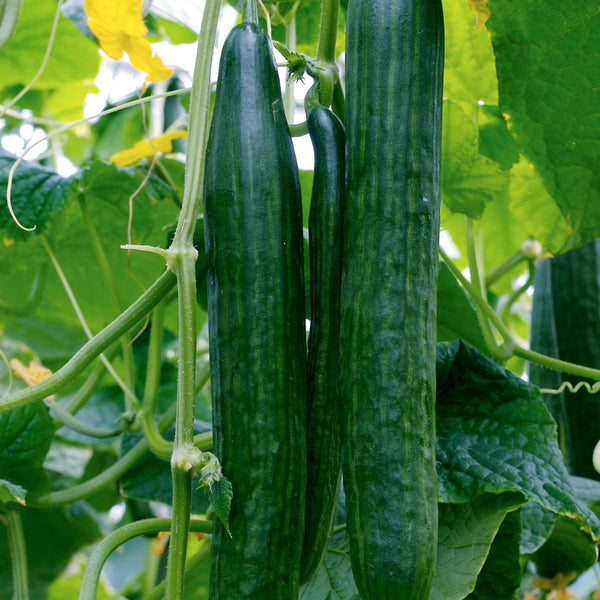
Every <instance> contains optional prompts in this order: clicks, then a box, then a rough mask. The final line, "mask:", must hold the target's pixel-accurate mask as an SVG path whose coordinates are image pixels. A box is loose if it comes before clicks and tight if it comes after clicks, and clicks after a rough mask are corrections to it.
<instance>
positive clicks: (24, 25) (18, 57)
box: [0, 0, 100, 120]
mask: <svg viewBox="0 0 600 600" xmlns="http://www.w3.org/2000/svg"><path fill="white" fill-rule="evenodd" d="M56 7H57V4H56V2H54V0H36V1H35V2H25V3H24V5H23V10H22V12H21V19H20V22H19V27H18V28H17V31H16V33H15V35H14V36H13V38H12V39H11V40H10V42H9V43H8V44H7V45H6V46H5V47H4V48H2V53H0V73H2V83H3V85H4V86H14V85H19V86H20V87H22V86H24V85H25V84H27V83H29V82H30V81H31V80H32V79H33V77H34V75H35V74H36V73H37V71H38V70H39V68H40V66H41V64H42V60H43V58H44V54H45V52H46V48H47V45H48V41H49V37H50V30H51V26H52V22H53V20H54V13H55V11H56ZM99 64H100V55H99V54H98V48H97V46H96V45H95V44H94V43H93V42H92V41H91V40H89V39H86V38H85V37H84V36H82V35H81V34H80V33H79V32H78V31H77V30H76V29H75V27H74V26H73V24H72V23H71V22H70V21H68V20H67V19H65V18H61V19H60V20H59V23H58V29H57V31H56V37H55V40H54V45H53V47H52V52H51V53H50V57H49V60H48V63H47V65H46V67H45V69H44V70H43V72H42V74H41V77H40V78H39V79H38V80H37V82H36V83H35V86H34V90H44V91H45V92H46V94H47V96H46V98H48V95H52V94H54V93H58V94H60V95H61V96H62V97H63V98H65V97H67V96H68V95H74V96H76V97H78V98H80V99H81V100H83V97H84V94H85V93H89V92H95V91H96V88H95V86H93V84H92V82H93V80H94V78H95V76H96V74H97V72H98V66H99ZM54 107H55V108H59V107H60V105H58V104H54ZM82 107H83V102H82V101H78V106H77V109H76V113H74V112H64V111H63V110H60V112H55V113H54V115H55V116H56V117H57V118H60V119H65V120H66V119H74V118H79V117H81V114H82Z"/></svg>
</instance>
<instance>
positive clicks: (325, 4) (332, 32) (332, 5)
mask: <svg viewBox="0 0 600 600" xmlns="http://www.w3.org/2000/svg"><path fill="white" fill-rule="evenodd" d="M339 5H340V0H322V2H321V21H320V24H319V41H318V42H317V60H322V61H324V62H327V63H330V64H335V41H336V37H337V26H338V9H339Z"/></svg>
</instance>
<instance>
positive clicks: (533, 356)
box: [440, 248, 600, 380]
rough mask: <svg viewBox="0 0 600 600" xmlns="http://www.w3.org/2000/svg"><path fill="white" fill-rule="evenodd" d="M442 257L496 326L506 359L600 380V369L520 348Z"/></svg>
mask: <svg viewBox="0 0 600 600" xmlns="http://www.w3.org/2000/svg"><path fill="white" fill-rule="evenodd" d="M440 255H441V257H442V259H443V260H444V262H445V263H446V264H447V265H448V268H449V269H450V270H451V271H452V273H453V275H454V276H455V277H456V279H457V280H458V281H459V282H460V283H461V285H462V286H463V287H464V289H465V290H466V291H467V292H468V293H469V295H470V296H471V299H472V300H473V301H474V302H475V304H476V305H477V306H478V307H479V308H480V309H481V311H482V314H484V315H485V316H487V318H488V319H489V320H490V322H491V323H492V324H493V325H494V327H495V328H496V329H497V330H498V332H499V333H500V335H501V336H502V338H503V339H504V340H505V343H504V346H505V348H506V350H508V349H510V355H508V356H507V357H506V358H509V357H510V356H511V355H515V356H520V357H521V358H524V359H525V360H529V361H531V362H534V363H536V364H539V365H542V366H543V367H548V368H549V369H555V370H556V371H562V372H564V373H569V374H571V375H575V376H577V377H587V378H588V379H594V380H600V369H592V368H591V367H584V366H582V365H578V364H575V363H570V362H566V361H564V360H559V359H557V358H552V357H551V356H546V355H545V354H540V353H539V352H534V351H533V350H529V349H527V348H523V347H522V346H520V345H519V344H518V343H517V342H516V340H515V339H514V338H513V336H512V334H511V333H510V331H509V330H508V329H507V327H506V325H505V324H504V323H503V322H502V320H501V319H500V317H499V316H498V315H497V314H496V311H494V309H493V308H492V307H491V306H490V305H489V304H488V303H487V301H486V300H484V299H483V298H481V296H479V295H478V294H477V292H476V290H475V288H474V287H473V286H472V285H471V283H470V282H469V281H468V280H467V279H466V277H465V276H464V275H463V274H462V273H461V272H460V271H459V269H458V268H457V267H456V265H455V264H454V263H453V262H452V259H451V258H450V257H449V256H448V255H447V254H446V253H445V252H444V251H443V250H442V249H441V248H440Z"/></svg>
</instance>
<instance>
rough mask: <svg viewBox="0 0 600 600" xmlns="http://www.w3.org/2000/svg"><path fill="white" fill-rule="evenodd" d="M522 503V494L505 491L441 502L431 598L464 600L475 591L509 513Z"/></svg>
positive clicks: (435, 599) (437, 599)
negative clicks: (470, 498) (452, 502)
mask: <svg viewBox="0 0 600 600" xmlns="http://www.w3.org/2000/svg"><path fill="white" fill-rule="evenodd" d="M522 503H523V497H522V496H521V495H520V494H514V493H506V494H497V495H496V494H494V495H490V494H485V495H483V496H480V497H479V498H476V499H475V500H473V501H472V502H467V503H465V504H440V505H439V508H440V512H439V523H440V524H439V534H438V535H439V537H438V555H437V562H436V566H435V573H434V576H433V582H432V589H431V594H430V600H462V598H464V597H465V596H466V595H467V594H469V592H471V591H472V590H473V588H474V587H475V582H476V580H477V577H478V575H479V573H480V571H481V569H482V567H483V565H484V563H485V562H486V559H487V558H488V553H489V551H490V544H492V541H493V540H494V539H495V537H496V535H497V533H498V530H499V528H500V527H501V524H502V522H503V521H504V520H505V517H506V514H507V512H509V511H512V510H514V509H515V508H517V507H518V506H520V505H521V504H522ZM516 550H517V552H518V547H517V548H516ZM502 598H504V597H503V596H502Z"/></svg>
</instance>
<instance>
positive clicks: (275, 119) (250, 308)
mask: <svg viewBox="0 0 600 600" xmlns="http://www.w3.org/2000/svg"><path fill="white" fill-rule="evenodd" d="M204 199H205V216H204V218H205V245H206V253H207V261H208V313H209V335H210V365H211V388H212V398H213V435H214V440H215V441H214V444H215V453H216V454H217V456H218V457H219V460H220V461H221V464H222V467H223V472H224V474H225V475H226V476H227V477H228V478H229V479H230V481H231V483H232V485H233V500H232V504H231V512H230V515H229V525H230V530H231V537H230V536H229V535H228V534H227V532H226V531H225V530H224V528H223V526H222V525H220V524H219V523H215V532H214V536H213V561H212V566H211V578H210V598H211V599H213V600H217V599H223V600H238V599H241V598H252V599H253V600H261V599H264V600H290V599H292V598H295V597H297V594H298V586H299V573H300V557H301V551H302V543H301V540H302V536H303V531H304V505H305V496H306V339H305V338H306V333H305V322H304V281H303V239H302V214H301V210H302V208H301V198H300V185H299V180H298V170H297V165H296V159H295V155H294V150H293V146H292V142H291V138H290V135H289V130H288V125H287V121H286V119H285V115H284V111H283V103H282V99H281V92H280V87H279V78H278V75H277V71H276V67H275V62H274V59H273V54H272V50H271V42H270V40H269V38H268V37H267V36H266V34H265V33H264V32H263V31H262V30H261V29H260V28H259V27H258V25H256V24H254V23H242V24H241V25H239V26H237V27H235V28H234V29H232V31H231V32H230V34H229V36H228V38H227V40H226V42H225V45H224V47H223V52H222V55H221V61H220V68H219V76H218V82H217V92H216V98H215V105H214V112H213V115H212V122H211V129H210V135H209V141H208V148H207V158H206V175H205V187H204Z"/></svg>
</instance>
